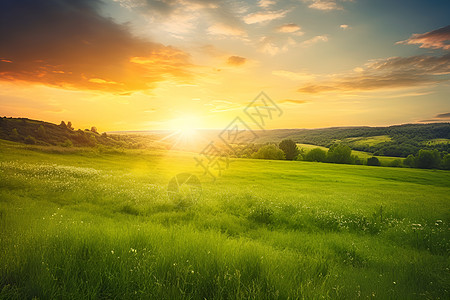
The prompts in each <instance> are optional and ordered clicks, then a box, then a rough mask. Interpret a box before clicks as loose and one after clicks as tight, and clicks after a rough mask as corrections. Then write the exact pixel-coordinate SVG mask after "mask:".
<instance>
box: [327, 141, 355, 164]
mask: <svg viewBox="0 0 450 300" xmlns="http://www.w3.org/2000/svg"><path fill="white" fill-rule="evenodd" d="M351 155H352V149H350V147H349V146H347V145H343V144H333V145H332V146H331V147H330V149H329V150H328V153H327V161H329V162H332V163H337V164H351V163H352V157H351Z"/></svg>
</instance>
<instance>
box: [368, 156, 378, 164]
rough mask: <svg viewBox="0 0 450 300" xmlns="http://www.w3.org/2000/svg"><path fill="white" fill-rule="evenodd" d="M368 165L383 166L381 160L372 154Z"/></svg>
mask: <svg viewBox="0 0 450 300" xmlns="http://www.w3.org/2000/svg"><path fill="white" fill-rule="evenodd" d="M367 165H368V166H381V163H380V161H379V160H378V158H376V157H375V156H372V157H370V158H368V159H367Z"/></svg>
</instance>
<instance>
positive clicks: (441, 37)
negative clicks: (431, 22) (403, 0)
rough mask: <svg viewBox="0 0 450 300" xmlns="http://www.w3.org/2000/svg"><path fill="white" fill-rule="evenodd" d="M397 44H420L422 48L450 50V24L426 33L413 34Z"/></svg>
mask: <svg viewBox="0 0 450 300" xmlns="http://www.w3.org/2000/svg"><path fill="white" fill-rule="evenodd" d="M396 44H404V45H420V48H430V49H444V50H450V25H449V26H446V27H442V28H439V29H436V30H433V31H430V32H426V33H416V34H413V35H412V36H411V37H410V38H409V39H407V40H404V41H400V42H397V43H396Z"/></svg>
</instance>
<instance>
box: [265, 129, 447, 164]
mask: <svg viewBox="0 0 450 300" xmlns="http://www.w3.org/2000/svg"><path fill="white" fill-rule="evenodd" d="M257 134H258V136H259V137H258V139H256V142H258V143H263V142H279V141H281V140H282V139H292V140H294V141H295V142H297V143H302V144H313V145H318V146H323V147H329V146H330V145H332V144H333V143H344V144H347V145H348V146H350V148H352V149H354V150H359V151H365V152H370V153H374V154H376V155H385V156H398V157H406V156H408V155H409V154H416V153H417V151H419V149H437V150H439V151H446V152H450V147H449V146H450V144H449V143H446V142H445V141H446V140H448V139H450V123H433V124H404V125H395V126H387V127H332V128H320V129H276V130H267V131H265V132H257ZM436 141H438V142H436Z"/></svg>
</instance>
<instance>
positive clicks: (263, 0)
mask: <svg viewBox="0 0 450 300" xmlns="http://www.w3.org/2000/svg"><path fill="white" fill-rule="evenodd" d="M274 4H276V1H273V0H259V2H258V6H259V7H262V8H268V7H270V6H272V5H274Z"/></svg>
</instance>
